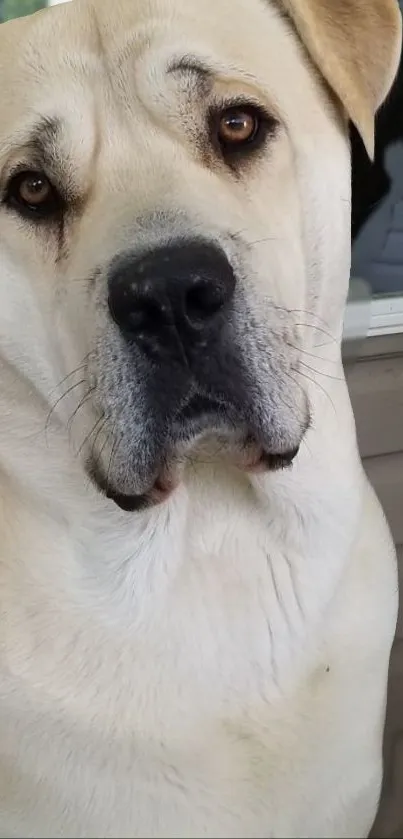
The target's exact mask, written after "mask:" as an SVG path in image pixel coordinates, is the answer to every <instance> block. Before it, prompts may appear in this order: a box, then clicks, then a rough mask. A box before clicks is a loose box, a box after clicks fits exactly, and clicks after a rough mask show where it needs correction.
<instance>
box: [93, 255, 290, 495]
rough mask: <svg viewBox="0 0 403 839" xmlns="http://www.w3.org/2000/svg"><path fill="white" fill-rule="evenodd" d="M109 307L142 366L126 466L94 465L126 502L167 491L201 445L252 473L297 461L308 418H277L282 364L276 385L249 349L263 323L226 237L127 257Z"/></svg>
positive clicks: (130, 398)
mask: <svg viewBox="0 0 403 839" xmlns="http://www.w3.org/2000/svg"><path fill="white" fill-rule="evenodd" d="M108 308H109V313H110V316H111V318H112V320H113V321H114V324H115V328H116V327H117V329H118V336H119V342H118V343H119V346H120V349H119V353H121V354H122V355H121V357H122V358H124V363H125V367H126V369H129V370H132V374H131V373H130V377H129V380H128V379H127V377H126V388H127V387H128V388H129V390H130V394H128V391H127V390H126V392H125V386H124V385H122V386H120V387H119V391H118V393H117V395H116V393H115V404H116V401H117V402H118V403H119V404H121V411H120V413H121V418H122V422H121V424H120V450H121V451H124V452H125V455H124V457H122V458H121V460H122V462H121V464H120V466H119V465H118V464H117V462H116V461H117V459H116V458H115V460H114V464H115V466H116V469H115V470H113V469H112V470H110V469H108V479H106V477H105V471H104V470H103V469H102V464H101V463H99V462H92V463H91V464H89V465H88V471H89V472H90V474H91V475H92V477H93V479H94V481H95V483H96V484H97V485H98V487H99V488H100V489H101V490H102V491H103V492H104V493H105V494H106V495H108V496H110V497H112V498H113V499H114V500H115V501H116V503H118V504H119V506H121V507H122V508H124V509H129V510H134V509H139V508H140V507H142V506H144V504H145V503H146V504H148V503H156V502H158V501H161V500H163V499H164V498H166V497H167V495H169V494H170V492H171V491H172V489H173V488H174V487H175V486H176V484H177V483H178V481H179V479H180V472H181V464H182V466H183V463H184V461H185V460H186V458H187V456H188V454H189V451H190V450H191V451H192V454H194V452H195V451H197V450H198V446H199V444H200V442H202V444H203V445H204V444H205V443H206V441H207V444H208V441H209V440H210V442H211V441H214V444H215V445H214V446H211V447H210V451H211V450H213V449H214V450H215V451H217V450H219V452H220V455H221V454H222V453H223V452H224V453H225V456H226V457H229V458H230V460H231V462H232V463H235V464H236V465H237V466H239V467H240V468H241V469H243V470H244V471H256V470H260V469H278V468H280V467H283V466H286V465H289V464H290V463H291V462H292V460H293V459H294V457H295V455H296V453H297V451H298V447H299V443H300V439H301V436H302V434H303V431H304V428H303V421H302V422H301V423H299V422H297V421H294V428H295V429H296V432H295V431H292V432H291V433H290V434H288V436H287V434H285V435H284V434H283V431H282V430H281V429H280V433H279V434H277V432H276V421H277V426H279V427H280V426H281V423H282V420H281V419H280V420H276V404H275V397H274V396H273V393H274V391H273V388H274V389H275V378H276V371H275V369H274V368H273V369H274V372H273V377H272V379H271V380H270V375H268V374H266V378H267V380H268V381H267V382H265V381H264V380H263V379H262V381H259V371H258V372H257V373H256V372H253V370H252V366H253V365H251V358H250V357H248V352H247V348H245V347H246V345H247V341H248V339H250V341H251V342H252V343H253V341H255V344H256V342H258V337H257V332H256V327H255V326H254V323H253V317H252V316H251V315H250V314H248V307H247V304H246V301H245V297H244V296H243V293H242V290H241V289H239V288H238V283H237V277H236V272H235V271H234V268H233V266H232V264H231V263H230V261H229V259H228V257H227V255H226V253H225V252H224V250H223V249H222V248H221V247H220V246H219V245H218V244H217V243H214V242H209V241H204V240H201V239H194V240H182V241H181V240H180V241H174V242H172V241H171V242H170V243H169V244H166V245H165V246H163V247H162V246H160V247H157V248H155V249H153V250H149V251H147V252H145V253H142V254H138V253H137V254H135V253H134V254H133V253H129V254H126V255H124V256H120V257H118V258H116V259H115V260H114V261H113V262H112V264H111V266H110V269H109V273H108ZM258 344H259V345H258V349H257V355H256V353H255V356H256V357H258V358H263V362H264V363H265V360H264V353H265V352H266V350H265V348H264V342H263V341H262V340H260V341H259V342H258ZM259 353H260V355H259ZM262 354H263V355H262ZM116 359H117V362H116V363H117V364H119V358H118V356H117V355H116ZM270 363H271V362H270ZM258 366H259V364H258ZM266 367H267V365H266ZM254 369H255V371H256V359H255V360H254ZM132 375H133V381H130V379H131V376H132ZM270 381H271V385H270ZM270 390H271V391H272V392H270ZM277 401H278V400H277ZM130 405H132V406H133V408H132V412H130ZM118 410H119V409H118ZM133 411H134V414H135V415H136V417H139V419H138V420H136V419H135V417H134V414H133ZM141 411H143V413H142V414H141ZM125 412H126V413H125ZM124 417H126V419H124ZM130 429H132V431H130ZM276 434H277V437H276ZM122 441H123V442H122ZM217 443H218V446H217ZM182 471H183V469H182Z"/></svg>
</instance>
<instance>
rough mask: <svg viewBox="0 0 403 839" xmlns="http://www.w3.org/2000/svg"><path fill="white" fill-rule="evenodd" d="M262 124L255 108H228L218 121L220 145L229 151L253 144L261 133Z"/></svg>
mask: <svg viewBox="0 0 403 839" xmlns="http://www.w3.org/2000/svg"><path fill="white" fill-rule="evenodd" d="M260 122H261V119H260V114H259V113H258V112H257V111H256V110H254V109H253V108H247V107H242V106H240V107H234V108H228V109H227V110H225V111H223V112H222V113H221V114H220V116H219V120H218V131H217V133H218V140H219V143H220V145H221V146H222V147H223V148H227V149H228V148H230V147H232V148H234V147H237V148H239V147H240V146H245V145H248V144H249V143H252V142H253V140H254V139H255V138H256V136H257V134H258V132H259V128H260Z"/></svg>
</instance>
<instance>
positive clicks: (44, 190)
mask: <svg viewBox="0 0 403 839" xmlns="http://www.w3.org/2000/svg"><path fill="white" fill-rule="evenodd" d="M6 203H7V204H9V205H11V206H13V207H14V208H15V209H17V210H20V212H21V213H25V214H28V215H30V216H37V217H39V218H48V217H49V216H52V215H55V214H56V213H57V212H58V211H59V210H60V209H61V204H62V201H61V198H60V195H59V193H58V192H57V190H56V189H55V187H54V186H53V185H52V183H51V182H50V180H49V178H48V177H47V175H45V174H44V173H43V172H36V171H25V172H19V173H18V175H14V176H13V177H12V178H11V180H10V182H9V184H8V189H7V197H6Z"/></svg>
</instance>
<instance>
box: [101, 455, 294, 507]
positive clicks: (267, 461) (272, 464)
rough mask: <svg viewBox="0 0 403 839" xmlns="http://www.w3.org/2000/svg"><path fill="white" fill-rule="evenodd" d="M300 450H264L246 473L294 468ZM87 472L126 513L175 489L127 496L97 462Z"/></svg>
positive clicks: (153, 504) (170, 488)
mask: <svg viewBox="0 0 403 839" xmlns="http://www.w3.org/2000/svg"><path fill="white" fill-rule="evenodd" d="M299 448H300V447H299V445H298V446H295V447H294V448H293V449H290V450H289V451H287V452H283V453H282V454H278V453H274V452H267V451H264V450H263V451H262V455H261V457H260V459H259V460H258V461H257V462H256V463H255V464H253V466H251V467H250V468H246V469H245V471H246V472H251V473H253V472H278V471H280V470H282V469H288V468H290V467H291V466H292V463H293V461H294V460H295V458H296V456H297V454H298V452H299ZM87 472H88V474H89V475H90V477H91V479H92V481H93V483H94V484H95V486H96V487H97V488H98V490H99V491H100V492H101V493H102V495H104V496H105V497H106V498H109V499H110V500H111V501H113V502H114V503H115V504H116V506H117V507H119V508H120V509H121V510H123V511H124V512H126V513H139V512H142V511H143V510H146V509H148V508H149V507H152V506H155V505H157V504H159V503H161V502H162V501H164V500H166V499H167V498H168V497H169V496H170V495H171V494H172V491H173V490H174V488H175V487H174V486H172V487H169V486H168V487H164V488H163V489H162V488H161V487H159V486H158V482H156V483H155V484H154V486H153V487H152V488H151V490H149V491H148V492H144V493H141V494H140V495H126V494H125V493H122V492H119V491H117V490H115V489H113V487H111V486H110V485H109V484H108V482H107V480H106V478H105V476H104V475H103V473H102V471H101V469H100V468H99V465H98V464H96V463H95V462H91V463H89V464H87Z"/></svg>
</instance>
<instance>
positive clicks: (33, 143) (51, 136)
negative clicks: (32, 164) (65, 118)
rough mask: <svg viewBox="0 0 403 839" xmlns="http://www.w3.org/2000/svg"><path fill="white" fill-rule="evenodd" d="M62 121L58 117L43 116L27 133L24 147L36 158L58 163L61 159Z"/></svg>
mask: <svg viewBox="0 0 403 839" xmlns="http://www.w3.org/2000/svg"><path fill="white" fill-rule="evenodd" d="M61 129H62V126H61V123H60V120H58V119H51V118H49V117H42V118H41V119H40V120H39V121H38V122H37V123H36V124H35V125H34V126H33V127H32V128H31V129H30V132H29V134H28V135H27V137H26V139H25V142H24V144H23V145H24V148H25V149H26V150H27V151H29V152H31V153H32V154H33V156H34V157H35V158H38V159H39V160H43V161H44V162H45V161H46V162H49V161H50V162H51V163H56V162H59V161H60V151H59V143H58V141H59V138H60V134H61Z"/></svg>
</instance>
